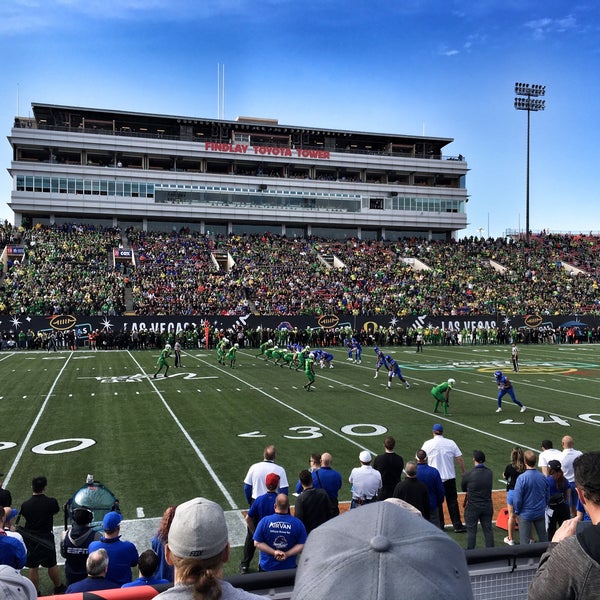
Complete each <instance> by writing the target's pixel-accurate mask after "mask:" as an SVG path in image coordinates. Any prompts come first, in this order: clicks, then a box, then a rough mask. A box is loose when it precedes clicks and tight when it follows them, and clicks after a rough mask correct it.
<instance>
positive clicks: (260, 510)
mask: <svg viewBox="0 0 600 600" xmlns="http://www.w3.org/2000/svg"><path fill="white" fill-rule="evenodd" d="M265 484H266V486H267V491H266V492H265V493H264V494H261V495H260V496H259V497H258V498H256V499H255V500H254V502H252V506H250V508H249V509H248V512H247V513H246V516H245V517H244V520H245V521H246V526H247V528H248V532H249V533H250V535H251V536H254V532H255V531H256V526H257V525H258V523H259V522H260V520H261V519H262V518H263V517H267V516H269V515H272V514H273V513H274V512H275V501H276V500H277V488H278V487H279V475H277V473H269V474H268V475H267V476H266V477H265ZM252 543H253V544H254V538H252ZM241 572H242V574H246V573H248V569H244V566H243V565H242V567H241Z"/></svg>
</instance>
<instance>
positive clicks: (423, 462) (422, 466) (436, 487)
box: [415, 450, 445, 527]
mask: <svg viewBox="0 0 600 600" xmlns="http://www.w3.org/2000/svg"><path fill="white" fill-rule="evenodd" d="M415 458H416V459H417V479H418V480H419V481H422V482H423V483H424V484H425V485H426V486H427V491H428V493H429V522H430V523H432V524H433V525H435V526H436V527H441V525H440V514H439V511H440V510H442V508H443V506H442V505H443V504H444V498H445V492H444V484H443V483H442V478H441V477H440V472H439V471H438V470H437V469H436V468H435V467H432V466H430V465H428V464H427V452H425V450H417V454H416V455H415Z"/></svg>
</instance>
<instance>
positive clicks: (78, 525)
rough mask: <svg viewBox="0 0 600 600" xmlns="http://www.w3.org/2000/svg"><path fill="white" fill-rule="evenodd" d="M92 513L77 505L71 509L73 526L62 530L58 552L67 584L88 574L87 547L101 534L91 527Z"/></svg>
mask: <svg viewBox="0 0 600 600" xmlns="http://www.w3.org/2000/svg"><path fill="white" fill-rule="evenodd" d="M93 520H94V513H93V512H92V511H91V510H90V509H89V508H88V507H87V506H78V507H77V508H75V509H74V510H73V526H72V527H70V528H69V529H68V530H67V531H64V532H63V534H62V537H61V541H60V554H61V556H62V557H63V558H64V559H65V578H66V580H67V585H70V584H72V583H75V582H76V581H81V580H82V579H85V578H86V577H87V575H88V571H87V564H86V562H87V557H88V554H89V551H88V547H89V545H90V544H91V543H92V542H93V541H95V540H99V539H100V538H101V537H102V535H101V534H100V532H99V531H96V530H95V529H94V528H93V527H91V525H90V523H91V522H92V521H93Z"/></svg>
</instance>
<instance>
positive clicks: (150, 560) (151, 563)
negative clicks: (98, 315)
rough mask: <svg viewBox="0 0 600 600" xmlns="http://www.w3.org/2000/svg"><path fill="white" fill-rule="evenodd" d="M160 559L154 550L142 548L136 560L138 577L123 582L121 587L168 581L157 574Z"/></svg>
mask: <svg viewBox="0 0 600 600" xmlns="http://www.w3.org/2000/svg"><path fill="white" fill-rule="evenodd" d="M159 562H160V559H159V558H158V555H157V554H156V552H154V550H152V549H149V550H144V552H142V553H141V554H140V558H139V560H138V572H139V577H138V578H137V579H134V580H133V581H132V582H130V583H124V584H123V585H122V586H121V587H124V588H126V587H137V586H140V585H158V584H161V583H170V582H169V580H168V579H162V578H161V577H160V576H159V575H157V570H158V565H159Z"/></svg>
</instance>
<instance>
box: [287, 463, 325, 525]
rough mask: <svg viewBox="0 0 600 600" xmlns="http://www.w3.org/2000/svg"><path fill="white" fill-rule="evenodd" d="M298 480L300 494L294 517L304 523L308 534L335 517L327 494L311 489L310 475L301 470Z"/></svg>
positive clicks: (317, 489)
mask: <svg viewBox="0 0 600 600" xmlns="http://www.w3.org/2000/svg"><path fill="white" fill-rule="evenodd" d="M299 478H300V483H301V484H302V492H301V493H300V495H299V496H298V498H297V499H296V506H295V512H294V515H295V516H296V517H298V519H300V520H301V521H302V523H304V527H305V529H306V533H307V534H308V533H310V532H311V531H312V530H313V529H316V528H317V527H319V525H322V524H323V523H325V521H328V520H329V519H331V518H332V517H334V516H335V515H334V514H333V506H332V504H331V501H330V500H329V496H328V495H327V492H326V491H325V490H323V489H321V488H315V487H313V478H312V473H311V472H310V471H309V470H307V469H303V470H302V471H300V475H299Z"/></svg>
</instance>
